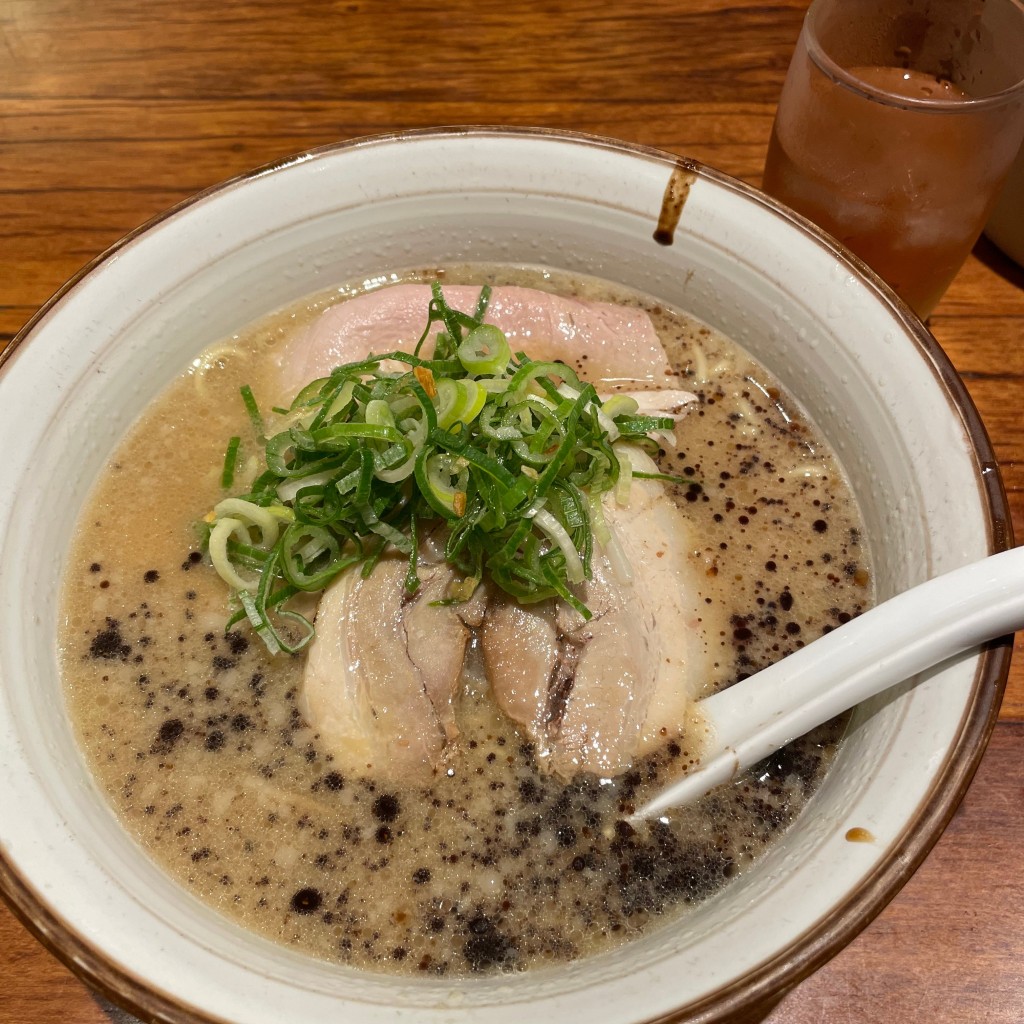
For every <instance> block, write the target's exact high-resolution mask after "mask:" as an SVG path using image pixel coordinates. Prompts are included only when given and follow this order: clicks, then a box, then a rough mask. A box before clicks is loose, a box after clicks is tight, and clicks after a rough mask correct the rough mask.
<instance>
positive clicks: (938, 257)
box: [764, 0, 1024, 317]
mask: <svg viewBox="0 0 1024 1024" xmlns="http://www.w3.org/2000/svg"><path fill="white" fill-rule="evenodd" d="M1022 137H1024V5H1022V4H1021V3H1020V2H1018V0H814V3H813V4H812V5H811V8H810V10H809V11H808V13H807V17H806V19H805V20H804V24H803V29H802V30H801V33H800V38H799V40H798V41H797V46H796V51H795V53H794V55H793V59H792V62H791V63H790V66H789V72H788V74H787V76H786V84H785V85H784V87H783V90H782V96H781V98H780V100H779V107H778V111H777V113H776V115H775V126H774V128H773V130H772V137H771V143H770V144H769V148H768V160H767V163H766V165H765V172H764V190H765V191H766V192H768V193H769V194H770V195H772V196H775V197H776V198H777V199H780V200H782V202H784V203H786V204H787V205H789V206H791V207H793V209H795V210H797V211H798V212H799V213H802V214H804V216H806V217H808V218H809V219H811V220H813V221H814V222H815V223H817V224H818V225H820V226H821V227H823V228H824V229H825V230H826V231H828V232H830V233H831V234H832V235H834V236H835V237H836V238H838V239H839V240H840V241H841V242H843V243H844V244H845V245H846V246H847V247H848V248H849V249H851V250H852V251H853V252H854V253H856V254H857V255H858V256H860V258H861V259H863V260H864V262H865V263H867V264H868V265H869V266H870V267H871V268H872V269H874V270H875V271H877V272H878V274H879V275H880V276H881V277H882V278H884V279H885V280H886V281H887V282H888V283H889V284H890V285H891V286H892V287H893V289H894V290H895V291H896V292H897V293H898V294H899V295H900V296H901V297H902V298H903V299H904V300H905V301H906V302H907V303H908V304H909V305H910V306H911V307H912V308H913V309H914V310H915V311H916V312H917V314H918V315H919V316H921V317H926V316H928V314H929V313H931V311H932V309H933V308H934V307H935V305H936V303H937V302H938V301H939V299H940V298H941V296H942V294H943V292H944V291H945V290H946V288H947V286H948V285H949V283H950V281H951V280H952V279H953V277H954V276H955V274H956V272H957V270H959V269H960V266H961V264H962V263H963V261H964V260H965V259H966V257H967V254H968V253H969V252H970V250H971V247H972V246H973V245H974V243H975V241H976V240H977V238H978V235H979V234H980V233H981V230H982V228H983V227H984V225H985V221H986V219H987V217H988V214H989V211H990V210H991V208H992V205H993V204H994V202H995V199H996V196H997V193H998V191H999V187H1000V185H1001V183H1002V181H1003V179H1004V177H1005V176H1006V173H1007V171H1008V170H1009V167H1010V165H1011V163H1012V162H1013V158H1014V156H1015V155H1016V153H1017V150H1018V148H1019V147H1020V145H1021V139H1022Z"/></svg>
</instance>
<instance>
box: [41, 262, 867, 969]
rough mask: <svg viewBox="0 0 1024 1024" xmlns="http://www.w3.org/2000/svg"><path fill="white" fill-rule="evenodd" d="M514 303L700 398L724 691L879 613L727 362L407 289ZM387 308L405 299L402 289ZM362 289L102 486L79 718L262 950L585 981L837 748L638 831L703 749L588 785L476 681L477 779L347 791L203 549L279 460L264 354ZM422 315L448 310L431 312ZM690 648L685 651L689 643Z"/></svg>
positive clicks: (70, 664) (762, 826)
mask: <svg viewBox="0 0 1024 1024" xmlns="http://www.w3.org/2000/svg"><path fill="white" fill-rule="evenodd" d="M439 274H440V276H442V277H443V279H445V280H448V281H452V282H465V283H481V282H482V281H484V280H487V281H490V282H491V283H516V284H526V285H530V286H533V287H541V288H546V289H548V290H552V291H559V292H562V293H566V294H578V295H582V296H585V297H591V298H601V299H605V300H610V301H617V302H623V303H639V304H641V305H643V306H644V307H645V308H647V309H648V310H649V311H650V312H651V314H652V316H653V317H654V320H655V323H656V325H657V327H658V329H659V331H660V333H661V335H662V338H663V341H664V342H665V344H666V346H667V348H668V350H669V352H670V355H671V357H672V359H673V361H674V363H675V365H676V366H677V367H678V369H679V371H680V373H681V374H683V376H684V378H685V380H686V382H687V386H689V387H691V388H692V390H694V391H695V392H696V393H697V394H698V395H699V396H700V398H701V403H700V406H699V407H698V408H697V409H695V410H694V411H692V412H690V413H689V414H688V415H686V416H684V417H683V418H682V419H681V420H680V422H679V426H678V428H677V437H678V448H677V449H676V450H672V449H669V450H668V451H667V452H666V454H665V455H664V457H663V463H664V464H665V467H666V469H669V470H671V471H674V472H677V473H682V474H684V475H686V476H687V477H689V478H692V479H693V480H694V481H697V482H696V483H694V484H693V485H690V486H684V487H679V488H677V489H676V491H675V495H674V496H675V498H676V499H677V500H678V502H679V504H680V507H681V508H682V509H683V511H684V513H685V515H686V516H687V517H689V518H690V519H691V520H692V522H693V523H694V525H695V527H696V530H697V536H699V537H700V538H702V539H703V550H702V551H701V552H700V553H699V556H698V557H700V558H701V559H703V563H704V579H705V581H706V590H705V592H704V593H703V594H702V595H701V597H702V599H703V601H704V603H705V606H706V608H707V610H708V616H707V620H706V621H707V623H708V624H709V625H710V626H711V628H712V630H713V634H714V635H713V639H714V642H715V644H716V645H717V646H718V652H719V653H718V657H717V664H718V668H717V673H718V678H716V679H712V680H709V681H708V685H709V686H715V685H724V684H727V683H728V682H730V681H732V680H735V679H737V678H741V677H743V676H745V675H749V674H750V673H752V672H754V671H756V670H757V669H758V668H760V667H761V666H763V665H764V664H767V663H768V662H770V661H773V660H776V659H778V658H780V657H782V656H784V655H785V654H787V653H789V652H791V651H792V650H794V649H795V648H796V647H799V646H802V644H803V643H805V642H808V641H810V640H811V639H813V638H814V637H816V636H819V635H821V633H823V632H826V631H827V630H829V629H831V628H833V627H834V626H835V625H837V624H838V623H840V622H843V621H845V620H846V619H848V618H850V617H851V616H853V615H856V614H857V613H858V612H860V611H861V610H863V608H865V607H866V606H867V605H868V604H869V603H870V599H871V588H870V585H869V571H868V566H867V565H866V562H865V552H864V550H863V549H862V547H861V545H860V543H859V520H858V518H857V509H856V507H855V505H854V502H853V500H852V498H851V496H850V494H849V491H848V489H847V486H846V484H845V482H844V480H843V478H842V475H841V473H840V472H839V470H838V468H837V466H836V464H835V461H834V459H833V457H832V455H831V453H830V452H829V450H828V448H827V446H826V445H825V444H824V442H823V440H822V439H821V438H820V437H819V436H818V435H817V433H816V431H815V429H814V427H813V426H812V425H811V424H809V423H808V422H807V421H806V419H805V418H804V417H803V415H802V413H801V411H800V409H799V408H798V407H797V406H796V405H795V404H794V403H793V401H792V400H791V399H790V398H789V397H788V396H786V395H783V394H782V393H781V392H780V390H779V389H778V387H777V385H776V384H775V383H774V382H773V381H771V380H770V378H769V377H768V375H767V374H766V373H765V371H764V370H763V369H761V368H760V367H758V366H757V365H756V364H754V363H753V362H751V361H750V360H749V358H748V357H747V356H746V355H745V354H744V353H743V352H741V351H740V350H738V349H737V348H736V347H735V346H734V345H732V344H731V343H730V342H729V341H728V340H727V339H725V338H723V337H721V336H720V335H718V334H716V333H715V332H713V331H711V330H709V329H708V328H707V327H704V326H703V325H701V324H699V323H696V322H695V321H693V320H691V319H690V318H688V317H686V316H685V315H683V314H681V313H678V312H676V311H672V310H668V309H665V308H664V307H662V306H660V305H658V304H656V303H655V302H653V301H651V300H648V299H646V298H643V297H641V296H637V295H635V294H632V293H626V292H624V291H623V290H622V289H620V288H618V287H612V286H609V285H607V284H604V283H602V282H597V281H593V280H579V279H577V278H570V277H567V276H565V275H560V274H554V273H549V272H543V271H538V270H532V269H531V270H509V269H505V268H494V267H479V266H478V267H470V268H448V269H447V270H446V271H445V272H443V273H441V272H439V271H437V270H431V271H425V272H423V273H417V274H407V275H403V279H405V280H413V279H414V280H430V279H432V278H433V277H435V276H438V275H439ZM384 280H387V281H391V280H397V278H391V277H389V278H387V279H379V280H378V281H377V282H375V283H380V282H382V281H384ZM351 291H352V290H351V289H339V290H337V291H332V292H330V293H328V294H325V295H319V296H316V297H314V298H313V299H311V300H307V301H305V302H302V303H300V304H298V305H296V306H295V307H294V308H291V309H288V310H285V311H283V312H281V313H278V314H276V315H274V316H272V317H270V318H268V319H267V320H265V321H263V322H261V323H259V324H256V325H255V326H253V327H252V328H250V329H248V330H247V331H246V332H245V333H244V334H242V335H240V336H237V337H235V338H232V339H229V340H227V341H226V342H224V344H223V345H220V346H217V347H215V348H214V349H211V350H209V351H208V352H207V353H206V354H205V355H204V356H203V358H202V359H200V360H197V361H196V363H195V364H194V365H193V366H192V367H191V368H190V369H189V371H188V372H187V373H186V374H184V375H183V376H182V377H181V378H180V379H179V380H177V381H175V382H174V384H173V385H172V386H171V387H170V388H169V389H168V390H167V392H166V393H165V394H164V395H163V396H162V397H161V398H160V399H159V400H158V401H157V402H156V403H154V405H153V407H152V408H151V409H150V410H149V411H148V412H147V413H146V415H145V416H144V418H143V419H142V421H141V422H140V423H139V424H138V425H137V426H136V428H135V429H134V430H133V431H132V433H131V434H130V436H129V437H128V438H127V440H126V441H125V442H124V443H123V444H122V446H121V447H120V448H119V450H118V451H117V453H116V456H115V458H114V460H113V461H112V463H111V464H110V466H109V468H108V469H107V471H106V472H105V473H104V475H103V476H102V478H101V479H100V480H99V482H98V484H97V488H96V491H95V493H94V495H93V497H92V499H91V503H90V504H89V505H88V507H87V508H86V510H85V513H84V514H83V516H82V518H81V522H80V525H79V532H78V535H77V537H76V538H75V541H74V546H73V549H72V553H71V560H70V563H69V566H68V570H67V574H66V580H65V586H64V595H63V601H64V604H63V608H64V616H65V618H64V625H63V631H62V637H61V644H62V662H63V671H64V677H65V681H66V692H67V700H68V704H69V707H70V710H71V714H72V716H73V718H74V720H75V723H76V725H77V729H78V733H79V736H80V739H81V744H82V747H83V749H84V751H85V755H86V759H87V761H88V763H89V765H90V767H91V769H92V771H93V772H94V774H95V776H96V779H97V781H98V783H99V785H100V787H101V788H102V789H103V790H104V791H105V792H106V793H107V795H108V797H109V799H110V800H111V802H112V804H113V805H114V807H115V808H116V810H117V812H118V814H119V815H120V817H121V820H122V821H123V823H124V825H125V827H126V828H127V829H128V830H129V831H130V832H131V834H132V835H134V836H135V837H136V838H137V839H138V841H139V842H140V843H142V845H143V846H144V847H145V848H146V850H147V851H149V852H150V853H151V854H152V856H153V857H155V858H156V859H157V861H159V863H160V864H162V865H163V866H164V867H165V868H166V870H167V871H169V872H170V873H171V874H172V875H173V876H174V877H175V878H176V879H178V880H179V881H180V882H181V884H182V885H184V886H185V887H186V888H187V889H189V890H190V891H191V892H193V893H194V894H196V895H197V896H198V897H200V898H201V899H204V900H206V901H208V902H209V903H210V904H212V905H214V906H216V907H217V908H219V909H221V910H222V911H224V912H225V913H227V914H229V915H230V916H232V917H233V918H235V919H236V920H238V921H239V922H240V923H242V924H243V925H245V926H246V927H249V928H252V929H253V930H254V931H257V932H259V933H261V934H264V935H266V936H269V937H271V938H273V939H277V940H279V941H281V942H283V943H286V944H288V945H291V946H294V947H297V948H299V949H301V950H304V951H306V952H308V953H310V954H312V955H314V956H319V957H323V958H326V959H334V960H340V961H344V962H347V963H351V964H353V965H356V966H359V967H366V968H376V969H386V970H390V971H396V972H403V973H414V974H415V973H418V972H421V971H426V972H437V973H446V972H453V973H461V972H468V971H478V970H489V969H504V970H517V969H523V968H526V967H530V966H535V965H540V964H545V963H553V962H558V961H564V960H569V959H573V958H576V957H580V956H584V955H587V954H590V953H595V952H598V951H601V950H604V949H607V948H608V947H610V946H611V945H613V944H616V943H619V942H622V941H624V940H626V939H628V938H630V937H632V936H635V935H637V934H638V933H639V932H640V931H641V930H642V929H644V928H645V927H647V926H653V925H655V924H660V923H662V922H664V921H666V920H668V919H670V918H671V915H674V914H676V913H680V912H685V908H686V907H687V906H689V905H693V904H696V903H698V902H700V901H702V900H704V899H705V898H707V897H709V896H711V895H712V894H714V893H715V892H716V891H717V890H718V889H719V888H720V887H721V886H722V885H723V884H725V883H726V881H727V880H728V879H729V878H732V877H733V876H735V875H737V874H738V873H740V872H742V871H743V870H744V868H745V867H746V866H747V865H748V864H749V863H750V861H751V860H752V859H753V858H755V857H756V856H757V855H758V854H759V853H760V852H761V851H762V850H763V849H764V847H765V846H766V845H767V844H768V843H770V841H771V840H772V838H773V837H774V836H776V835H778V834H779V833H780V832H781V831H783V830H784V829H785V828H786V827H787V826H788V824H789V823H790V822H791V821H792V820H793V818H794V816H795V815H796V814H798V813H799V812H800V810H801V808H802V807H803V806H804V804H805V803H806V801H807V799H808V797H809V796H810V794H811V793H812V791H813V789H814V788H815V786H816V785H817V783H818V781H819V780H820V778H821V776H822V775H823V773H824V771H825V770H826V768H827V766H828V764H829V762H830V761H831V759H832V756H833V753H834V748H835V745H836V743H837V741H838V736H839V733H840V731H841V726H840V725H839V724H838V723H832V724H831V725H830V726H826V727H823V728H822V729H820V730H818V731H817V733H816V734H815V735H813V736H812V737H809V738H807V739H805V740H802V741H799V742H798V743H796V744H794V745H792V746H791V747H789V748H787V749H786V750H784V751H782V752H780V753H779V754H777V755H775V756H773V757H772V758H770V759H768V761H766V762H763V763H762V764H761V765H759V766H758V767H757V768H756V769H755V770H753V771H752V772H750V773H748V775H747V776H746V777H745V778H744V779H743V780H742V781H741V782H739V783H737V784H736V785H735V786H733V787H729V788H724V789H722V790H719V791H718V792H716V793H713V794H711V795H710V796H709V797H707V798H705V799H704V800H703V801H702V802H701V803H700V804H698V805H697V806H696V807H693V808H689V809H687V810H685V811H681V812H678V813H676V814H674V815H673V817H672V820H671V822H670V824H668V825H665V824H662V823H652V824H649V825H643V826H638V827H637V828H636V829H633V828H631V827H630V826H629V825H628V824H626V823H625V822H624V821H623V820H622V815H623V812H624V811H625V812H628V811H629V810H630V809H632V807H633V806H634V805H636V804H639V803H640V802H641V801H642V800H643V799H644V798H645V795H647V794H648V793H650V792H652V791H653V789H654V788H657V787H659V786H660V785H662V784H663V783H664V782H666V781H667V780H668V779H670V778H671V777H672V774H673V771H675V770H677V768H676V766H677V765H679V764H681V763H683V762H684V761H685V760H686V759H687V758H688V757H689V756H692V754H691V750H692V749H695V747H694V743H692V742H690V741H688V740H687V739H686V738H683V739H680V740H678V741H677V740H672V741H671V742H669V743H667V744H666V746H665V747H664V749H663V750H662V751H661V752H660V753H658V754H657V755H654V756H652V757H649V758H647V759H645V760H643V761H639V762H638V763H637V764H636V765H635V766H634V768H633V769H631V770H630V771H629V772H627V773H626V774H625V775H623V776H621V777H619V778H617V779H614V780H604V779H601V780H599V779H595V778H587V779H578V780H576V781H575V782H573V783H572V784H571V785H568V786H566V785H564V784H563V783H562V782H560V781H559V780H557V779H555V778H553V777H550V776H547V775H544V774H541V773H539V772H538V771H537V770H536V765H535V762H534V759H533V749H532V747H531V745H530V743H529V742H528V741H527V740H526V739H525V737H524V736H522V735H520V734H519V733H518V732H517V731H516V729H515V727H514V726H513V725H512V724H511V722H510V721H508V720H507V719H505V718H503V717H502V716H501V715H500V714H499V713H498V712H497V711H496V710H495V708H494V707H493V705H492V703H491V701H490V700H489V698H488V697H487V692H486V682H485V680H484V678H483V674H482V671H481V670H480V666H479V659H478V658H477V657H476V655H475V652H472V651H471V655H470V658H469V659H468V663H467V670H466V673H465V686H464V694H463V698H462V703H461V708H460V715H461V721H460V725H461V728H462V739H461V754H460V757H459V758H458V760H457V767H456V769H455V770H454V774H450V775H448V776H446V775H441V776H440V777H438V778H436V779H435V781H434V783H433V784H432V785H431V786H430V787H429V788H426V789H424V788H421V787H412V788H401V787H396V786H394V785H390V784H383V783H379V782H377V781H375V780H374V779H373V778H359V777H355V776H352V775H349V774H348V773H347V772H346V773H342V772H341V771H340V770H338V769H336V768H335V767H334V766H333V765H332V758H331V756H330V754H329V753H327V752H326V751H325V750H324V749H322V748H321V747H320V745H319V744H318V739H317V736H316V735H315V734H314V732H313V730H312V729H311V728H310V726H309V724H308V723H306V722H305V721H303V719H302V716H301V714H300V712H299V710H298V707H297V705H296V694H297V691H298V688H299V686H300V684H301V679H302V664H303V663H302V658H301V657H296V658H289V657H287V656H283V655H282V656H278V657H277V658H275V659H272V658H270V657H269V656H268V655H267V654H266V653H265V651H264V650H263V647H262V645H261V644H260V643H259V641H258V640H256V639H255V638H254V637H253V636H252V635H251V634H250V633H249V632H248V630H247V628H246V627H245V626H240V627H238V628H237V629H236V630H235V631H233V632H231V633H228V634H227V635H225V632H224V623H225V620H226V617H227V615H228V613H229V612H228V607H227V589H226V587H225V585H224V584H223V583H222V582H221V580H220V579H219V577H217V576H216V574H215V573H214V572H213V570H212V569H211V568H210V567H209V565H208V564H207V563H205V562H204V561H203V559H202V556H201V554H200V552H199V536H200V534H199V531H198V530H197V528H196V526H195V524H196V523H197V522H198V521H200V520H201V519H202V517H203V516H204V515H205V514H206V513H207V512H208V511H209V510H210V508H211V507H212V506H213V505H214V504H215V503H216V502H217V501H218V500H219V499H220V498H221V497H222V492H221V490H220V473H221V466H222V459H223V453H224V448H225V444H226V442H227V439H228V438H229V437H230V436H232V435H233V434H239V435H241V436H242V437H243V438H244V439H245V441H244V442H243V451H244V452H245V453H246V454H247V455H253V454H255V453H256V450H257V449H256V445H255V443H254V442H253V443H250V442H249V439H250V438H251V437H252V432H251V429H250V427H249V424H248V420H247V418H246V414H245V411H244V409H243V407H242V403H241V401H240V399H239V396H238V388H239V386H240V385H241V384H244V383H249V384H251V385H252V387H253V390H254V391H255V394H256V396H257V398H260V399H261V401H262V404H263V405H264V406H265V407H266V408H269V406H270V405H271V404H273V403H274V402H279V401H281V400H282V397H283V396H280V395H277V394H275V393H274V390H275V389H274V385H273V378H272V376H271V375H270V371H269V370H268V369H267V364H268V363H269V360H268V358H267V357H268V355H269V354H270V353H272V352H273V350H274V347H275V346H277V345H279V344H280V343H281V342H282V341H283V340H284V339H286V338H287V337H289V336H290V335H291V334H292V332H294V331H295V330H296V329H298V328H299V327H300V326H302V325H303V324H305V323H307V322H309V321H310V320H311V319H312V318H313V317H314V316H315V315H316V313H317V312H318V311H319V310H321V309H323V308H324V307H325V306H326V305H329V304H331V303H333V302H335V301H338V298H339V294H341V295H347V294H350V293H351ZM424 316H425V311H424ZM669 628H671V626H670V627H669Z"/></svg>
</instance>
